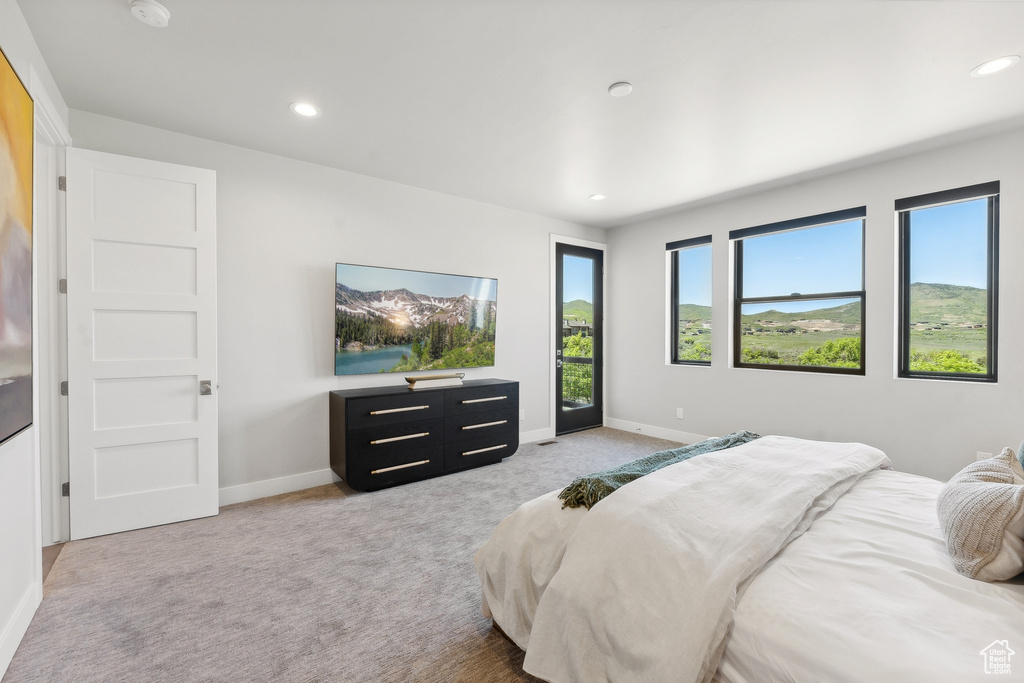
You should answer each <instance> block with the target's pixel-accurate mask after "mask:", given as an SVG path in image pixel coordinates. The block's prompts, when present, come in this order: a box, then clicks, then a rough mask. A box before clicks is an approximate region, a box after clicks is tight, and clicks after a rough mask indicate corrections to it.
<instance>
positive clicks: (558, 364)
mask: <svg viewBox="0 0 1024 683" xmlns="http://www.w3.org/2000/svg"><path fill="white" fill-rule="evenodd" d="M555 367H556V368H560V367H562V359H561V358H559V359H558V360H556V361H555Z"/></svg>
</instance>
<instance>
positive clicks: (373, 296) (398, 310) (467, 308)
mask: <svg viewBox="0 0 1024 683" xmlns="http://www.w3.org/2000/svg"><path fill="white" fill-rule="evenodd" d="M335 306H336V308H337V312H338V313H347V314H348V315H356V316H364V317H368V318H373V317H380V318H385V319H387V320H388V321H389V322H392V323H394V324H396V325H401V326H409V327H413V328H419V327H423V326H424V325H427V324H429V323H431V322H443V323H446V324H448V325H464V324H467V323H468V324H471V325H474V326H477V327H479V326H482V325H483V314H484V309H485V307H489V308H490V309H491V313H492V314H493V313H494V310H495V302H493V301H486V300H483V299H475V298H473V297H471V296H469V295H468V294H463V295H462V296H457V297H440V298H439V297H433V296H430V295H428V294H416V293H415V292H411V291H409V290H408V289H391V290H386V291H377V292H361V291H359V290H356V289H352V288H350V287H347V286H345V285H343V284H340V283H339V284H338V285H337V289H336V292H335Z"/></svg>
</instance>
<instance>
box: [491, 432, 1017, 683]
mask: <svg viewBox="0 0 1024 683" xmlns="http://www.w3.org/2000/svg"><path fill="white" fill-rule="evenodd" d="M1012 455H1013V454H1012V452H1010V456H1012ZM1015 464H1016V467H1017V469H1018V470H1019V463H1015ZM1021 474H1022V475H1024V471H1021ZM1013 476H1014V477H1018V475H1016V474H1014V475H1013ZM1018 479H1019V482H1018V481H1016V480H1015V481H1014V482H1013V486H1017V488H1013V487H1011V485H1010V484H1007V485H1006V486H1007V487H1010V488H1009V489H1007V490H1009V491H1010V493H1008V494H1007V495H1009V496H1010V497H1011V498H1012V501H1011V504H1012V505H1014V506H1015V508H1014V510H1011V511H1009V512H1007V514H1006V515H1004V516H1003V517H1005V518H1006V519H1002V521H1001V522H1000V523H1001V524H1002V525H1004V526H1005V524H1006V523H1008V520H1009V523H1012V524H1020V525H1021V526H1022V527H1024V519H1022V518H1024V509H1022V505H1021V501H1022V500H1024V476H1020V477H1018ZM1000 481H1002V480H1000ZM943 486H944V485H943V484H942V483H940V482H937V481H934V480H931V479H927V478H924V477H919V476H915V475H911V474H906V473H901V472H896V471H893V470H892V469H891V464H890V462H889V460H888V458H887V457H886V456H885V455H884V454H883V453H882V452H881V451H879V450H877V449H874V448H871V447H870V446H866V445H864V444H843V443H830V442H820V441H808V440H801V439H794V438H790V437H782V436H766V437H763V438H761V439H757V440H756V441H752V442H750V443H746V444H743V445H740V446H736V447H733V448H728V449H725V450H722V451H717V452H714V453H707V454H703V455H700V456H699V457H694V458H692V459H690V460H687V461H685V462H680V463H677V464H672V465H669V466H667V467H664V468H662V469H659V470H657V471H656V472H653V473H651V474H648V475H646V476H644V477H642V478H639V479H637V480H636V481H632V482H631V483H629V484H627V485H625V486H622V487H621V488H619V489H618V490H617V491H615V492H614V493H612V494H611V495H609V496H607V497H606V498H605V499H604V500H601V501H600V503H598V504H596V505H594V506H593V507H592V508H591V509H589V510H588V509H586V508H583V507H581V508H569V509H563V508H562V500H560V499H559V498H558V493H559V492H558V491H553V492H551V493H549V494H547V495H545V496H541V497H540V498H537V499H534V500H532V501H529V502H527V503H525V504H523V505H522V506H521V507H520V508H519V509H518V510H517V511H516V512H515V513H514V514H512V515H511V516H509V517H508V518H507V519H505V520H504V521H503V522H502V523H501V524H500V525H499V526H498V527H497V528H496V529H495V531H494V533H493V534H492V536H491V538H490V539H489V540H488V541H487V543H485V544H484V546H483V547H481V549H480V550H479V552H478V553H477V555H476V557H475V558H474V561H475V563H476V566H477V571H478V574H479V577H480V582H481V590H482V606H483V612H484V614H485V615H486V616H488V617H490V618H492V619H493V621H494V625H495V626H496V627H497V628H499V629H500V630H501V631H502V632H503V633H504V634H505V635H506V636H508V638H509V639H511V640H512V641H513V642H514V643H516V645H518V646H519V647H520V648H522V649H523V650H524V651H525V652H526V657H525V659H524V664H523V668H524V670H525V671H526V672H528V673H530V674H533V675H535V676H538V677H540V678H542V679H544V680H549V681H557V682H560V683H562V682H564V683H568V682H570V681H587V682H588V683H589V682H591V681H662V680H665V681H709V680H717V681H721V682H722V683H744V682H754V681H826V680H827V681H832V682H844V681H849V682H851V683H853V682H855V681H856V682H858V683H859V682H861V681H890V680H892V681H897V680H898V681H929V682H932V681H938V680H949V681H954V680H955V681H971V680H989V676H990V675H991V674H992V673H1004V674H1005V673H1012V670H1013V668H1014V665H1015V664H1016V668H1017V669H1018V670H1019V671H1024V651H1021V655H1020V659H1021V661H1020V662H1019V664H1017V663H1016V662H1014V661H1013V656H1014V654H1015V653H1014V652H1013V648H1014V647H1018V648H1020V647H1024V582H1022V581H1021V580H1020V578H1019V577H1018V578H1015V579H1012V580H1004V581H993V582H985V581H979V580H977V579H974V578H969V577H968V576H965V575H963V574H961V573H959V572H958V571H957V568H956V565H955V561H956V558H955V557H951V554H950V549H949V546H948V544H947V540H946V534H944V530H945V531H947V532H948V529H945V526H940V522H939V517H938V515H937V514H936V504H937V500H940V496H941V495H942V492H943V490H944V489H943ZM947 488H948V487H947ZM973 490H974V489H971V491H973ZM972 495H973V494H972ZM974 497H976V496H974ZM967 498H971V496H967ZM972 500H973V498H972ZM989 517H992V515H989ZM944 525H945V522H944ZM1021 530H1022V531H1024V529H1021ZM1009 533H1010V532H1009V531H1007V534H1009ZM1022 535H1024V534H1022ZM1004 545H1006V546H1007V547H1009V545H1010V544H1009V543H1008V542H1007V543H1004ZM1021 548H1022V549H1024V545H1022V546H1021ZM997 550H998V548H997ZM1021 554H1022V559H1021V562H1022V563H1024V552H1022V553H1021ZM1021 566H1024V564H1022V565H1021ZM960 568H961V569H963V567H962V566H961V567H960ZM975 569H976V568H975ZM972 571H974V570H972ZM1011 571H1016V572H1019V571H1020V567H1017V568H1016V569H1015V570H1011Z"/></svg>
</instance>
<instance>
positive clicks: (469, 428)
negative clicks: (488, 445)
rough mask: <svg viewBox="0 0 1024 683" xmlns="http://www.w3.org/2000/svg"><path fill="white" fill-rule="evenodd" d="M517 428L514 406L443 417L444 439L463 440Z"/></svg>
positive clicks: (480, 437)
mask: <svg viewBox="0 0 1024 683" xmlns="http://www.w3.org/2000/svg"><path fill="white" fill-rule="evenodd" d="M513 429H518V424H517V420H516V419H515V408H514V407H509V408H505V409H504V410H491V411H488V412H473V413H464V414H462V415H455V416H451V415H449V416H448V417H446V418H445V419H444V440H445V441H446V442H447V441H464V440H466V439H482V438H485V437H490V436H492V435H496V434H506V433H508V432H509V431H512V430H513Z"/></svg>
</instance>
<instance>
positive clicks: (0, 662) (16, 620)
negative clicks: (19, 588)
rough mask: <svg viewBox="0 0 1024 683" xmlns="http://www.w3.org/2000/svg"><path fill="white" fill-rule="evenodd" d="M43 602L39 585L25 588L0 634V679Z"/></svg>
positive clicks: (40, 585) (41, 589)
mask: <svg viewBox="0 0 1024 683" xmlns="http://www.w3.org/2000/svg"><path fill="white" fill-rule="evenodd" d="M42 601H43V587H42V584H41V583H35V582H33V583H32V584H31V585H30V586H27V587H26V588H25V594H24V595H23V596H22V597H21V601H20V602H19V603H18V607H17V609H15V610H14V614H12V615H11V618H10V619H9V620H8V622H7V624H6V626H4V630H3V632H2V633H0V678H3V675H4V674H5V673H6V672H7V667H8V666H10V664H11V660H12V659H14V653H15V652H17V650H18V645H20V644H21V639H22V638H24V637H25V631H27V630H28V625H29V624H31V623H32V617H34V616H35V614H36V608H37V607H39V603H41V602H42Z"/></svg>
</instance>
